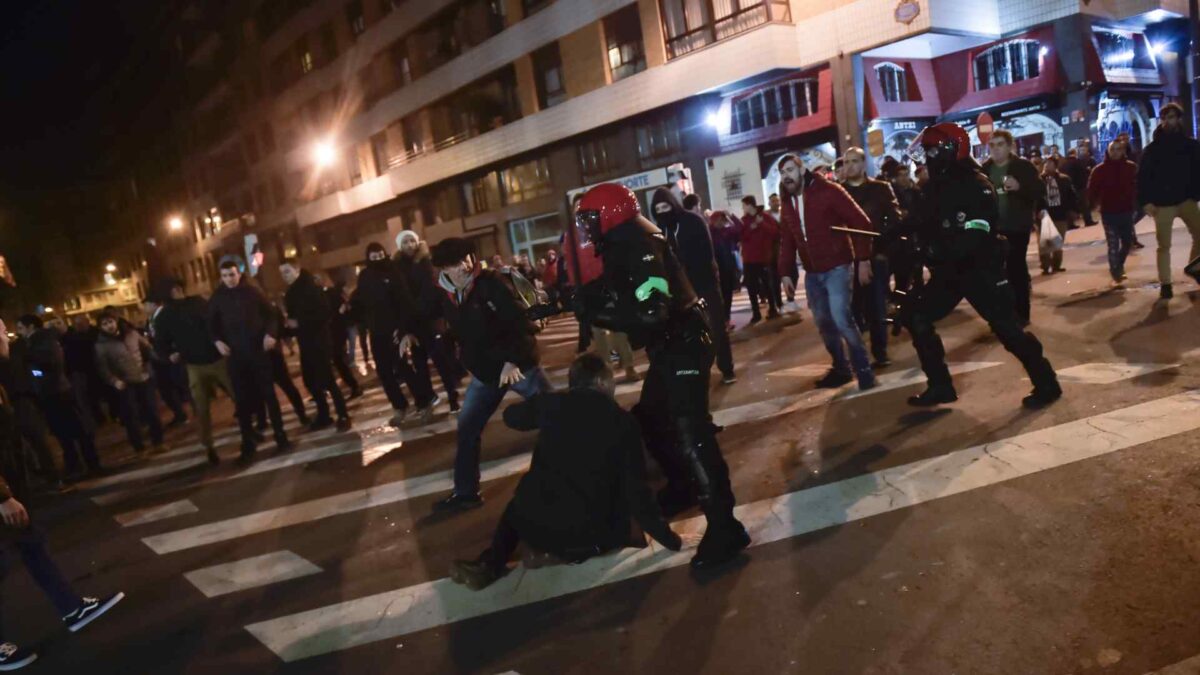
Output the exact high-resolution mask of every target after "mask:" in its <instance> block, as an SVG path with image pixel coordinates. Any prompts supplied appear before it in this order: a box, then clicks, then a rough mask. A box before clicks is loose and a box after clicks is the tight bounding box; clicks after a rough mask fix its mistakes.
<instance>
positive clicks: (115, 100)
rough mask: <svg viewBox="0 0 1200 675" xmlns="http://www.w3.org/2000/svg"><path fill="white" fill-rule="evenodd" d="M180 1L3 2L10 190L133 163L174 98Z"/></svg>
mask: <svg viewBox="0 0 1200 675" xmlns="http://www.w3.org/2000/svg"><path fill="white" fill-rule="evenodd" d="M172 4H174V3H173V2H172V1H171V0H5V1H4V2H3V3H0V63H2V64H3V66H2V68H0V101H3V105H2V106H0V115H2V116H3V117H2V118H0V119H2V120H3V126H2V127H0V128H2V129H3V130H4V131H3V134H2V140H0V144H2V147H3V151H4V155H3V156H4V162H3V163H2V164H0V167H2V168H0V181H3V182H4V184H5V187H6V188H8V189H9V190H11V189H13V188H18V187H22V188H37V187H48V186H59V185H63V184H70V183H72V182H75V181H78V180H86V179H89V178H103V177H111V176H113V175H117V174H120V173H121V172H122V171H123V164H125V163H126V162H128V161H129V159H130V157H131V155H132V154H133V153H134V152H135V149H136V148H137V146H138V145H139V143H142V142H144V137H145V135H147V134H154V133H158V132H159V131H161V130H163V129H165V128H166V123H167V116H168V112H169V110H170V106H171V101H170V100H169V97H167V96H164V95H163V94H164V93H165V92H164V86H165V85H166V83H168V82H169V81H170V78H169V73H170V71H169V68H170V63H171V61H172V48H171V37H170V34H171V33H170V29H171V25H170V23H169V12H168V8H169V7H170V6H171V5H172Z"/></svg>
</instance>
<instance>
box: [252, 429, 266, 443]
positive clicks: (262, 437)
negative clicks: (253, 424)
mask: <svg viewBox="0 0 1200 675" xmlns="http://www.w3.org/2000/svg"><path fill="white" fill-rule="evenodd" d="M253 438H254V442H255V443H266V442H267V436H266V434H264V433H263V430H262V429H258V430H256V431H255V432H254V436H253Z"/></svg>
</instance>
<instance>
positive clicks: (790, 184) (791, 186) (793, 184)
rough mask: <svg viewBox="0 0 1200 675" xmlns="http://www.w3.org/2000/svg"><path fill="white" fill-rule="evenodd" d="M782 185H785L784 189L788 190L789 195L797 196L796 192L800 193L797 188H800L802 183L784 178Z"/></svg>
mask: <svg viewBox="0 0 1200 675" xmlns="http://www.w3.org/2000/svg"><path fill="white" fill-rule="evenodd" d="M780 184H781V185H783V189H785V190H787V191H788V193H789V194H796V192H798V190H797V189H796V188H797V187H799V185H800V181H798V180H793V179H791V178H784V179H783V180H782V181H780Z"/></svg>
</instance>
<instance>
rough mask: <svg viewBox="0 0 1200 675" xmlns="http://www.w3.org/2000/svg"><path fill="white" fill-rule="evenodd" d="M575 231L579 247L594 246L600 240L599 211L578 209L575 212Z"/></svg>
mask: <svg viewBox="0 0 1200 675" xmlns="http://www.w3.org/2000/svg"><path fill="white" fill-rule="evenodd" d="M575 231H576V236H578V237H579V246H580V248H582V247H585V246H594V245H595V244H596V243H597V242H599V241H600V212H599V211H595V210H588V211H579V212H577V213H576V214H575Z"/></svg>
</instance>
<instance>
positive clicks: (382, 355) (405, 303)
mask: <svg viewBox="0 0 1200 675" xmlns="http://www.w3.org/2000/svg"><path fill="white" fill-rule="evenodd" d="M354 297H355V303H356V304H357V305H359V307H361V309H362V312H363V318H364V319H365V320H366V324H367V330H369V331H370V334H371V352H372V353H374V354H375V372H376V373H378V374H379V383H380V384H381V385H383V391H384V393H386V394H387V398H388V401H389V402H390V403H391V404H392V411H393V412H394V415H393V416H392V421H391V425H392V426H394V427H399V426H400V425H401V424H403V423H404V418H405V416H406V415H407V413H408V400H407V399H405V398H404V392H402V391H401V390H400V380H401V379H403V380H404V382H405V384H407V385H408V390H409V392H410V393H411V394H412V395H413V398H414V399H416V403H417V411H418V417H419V419H420V420H421V423H422V424H424V423H426V422H428V421H429V419H430V418H431V417H432V416H433V406H434V404H435V401H434V396H433V385H432V384H431V383H430V382H429V380H428V379H425V380H422V379H421V378H419V377H417V374H416V372H415V371H414V370H413V369H412V366H410V365H409V364H408V361H407V360H405V358H404V357H403V356H402V355H405V354H408V353H409V351H410V350H411V349H412V347H413V346H414V344H415V343H416V342H417V338H416V336H415V335H414V330H415V327H414V326H415V322H416V320H417V316H418V313H419V312H418V309H417V303H416V301H415V300H413V296H412V292H411V291H410V290H409V288H408V284H406V283H405V282H404V277H403V276H401V274H400V268H399V267H397V266H396V264H395V263H393V262H392V261H391V260H390V259H388V256H387V252H386V251H384V250H383V245H382V244H379V243H376V242H371V243H370V244H368V245H367V266H366V267H365V268H363V271H362V272H359V273H358V287H357V288H356V289H355V291H354Z"/></svg>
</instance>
